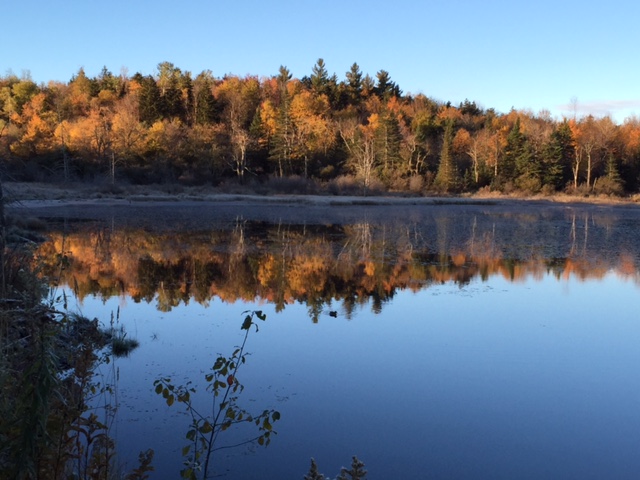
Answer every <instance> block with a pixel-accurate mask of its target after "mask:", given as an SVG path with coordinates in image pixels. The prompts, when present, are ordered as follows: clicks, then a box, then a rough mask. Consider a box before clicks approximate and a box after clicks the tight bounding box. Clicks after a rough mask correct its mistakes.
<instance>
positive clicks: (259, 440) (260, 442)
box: [258, 437, 264, 445]
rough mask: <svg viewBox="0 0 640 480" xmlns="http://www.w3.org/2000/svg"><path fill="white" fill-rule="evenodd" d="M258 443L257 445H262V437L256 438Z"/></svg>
mask: <svg viewBox="0 0 640 480" xmlns="http://www.w3.org/2000/svg"><path fill="white" fill-rule="evenodd" d="M258 444H259V445H264V437H260V438H258Z"/></svg>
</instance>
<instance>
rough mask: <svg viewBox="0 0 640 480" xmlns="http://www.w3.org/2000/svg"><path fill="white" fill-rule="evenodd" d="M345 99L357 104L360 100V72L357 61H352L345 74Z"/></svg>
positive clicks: (351, 103)
mask: <svg viewBox="0 0 640 480" xmlns="http://www.w3.org/2000/svg"><path fill="white" fill-rule="evenodd" d="M346 78H347V85H346V90H347V101H348V102H349V104H350V105H359V104H360V102H361V101H362V72H361V71H360V67H359V66H358V64H357V63H355V62H354V63H353V65H351V68H350V69H349V71H348V72H347V74H346Z"/></svg>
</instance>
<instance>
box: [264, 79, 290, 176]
mask: <svg viewBox="0 0 640 480" xmlns="http://www.w3.org/2000/svg"><path fill="white" fill-rule="evenodd" d="M276 78H277V80H278V86H279V87H280V105H279V106H278V118H277V124H276V131H275V134H274V136H273V140H272V142H271V149H270V151H269V159H270V160H273V161H275V162H278V175H279V176H280V177H282V176H283V175H284V170H285V169H286V168H287V167H288V166H289V163H290V160H291V153H292V152H291V150H292V136H293V125H292V123H293V122H292V120H291V112H290V110H291V107H290V104H291V100H290V98H289V91H288V89H287V84H288V82H289V80H291V73H290V72H289V69H288V68H287V67H284V66H281V67H280V70H279V73H278V76H277V77H276Z"/></svg>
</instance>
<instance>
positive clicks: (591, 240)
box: [38, 208, 640, 321]
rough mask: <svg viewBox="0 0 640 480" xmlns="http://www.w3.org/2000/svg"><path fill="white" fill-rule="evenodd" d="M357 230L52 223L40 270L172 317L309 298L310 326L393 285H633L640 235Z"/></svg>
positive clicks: (497, 215)
mask: <svg viewBox="0 0 640 480" xmlns="http://www.w3.org/2000/svg"><path fill="white" fill-rule="evenodd" d="M409 213H410V214H409V215H408V216H407V217H405V218H397V217H393V216H392V217H390V218H380V215H378V217H376V218H374V219H369V218H367V216H366V215H365V216H364V217H363V218H358V219H357V220H356V221H354V222H352V223H341V224H331V223H307V222H306V221H303V222H300V221H289V222H284V221H278V222H273V223H272V222H266V221H261V220H255V219H250V218H245V217H244V216H242V215H238V216H236V217H235V218H234V219H233V220H232V221H227V222H224V223H222V222H221V223H212V224H211V226H209V227H203V226H202V225H200V226H199V228H198V229H197V230H195V231H194V230H191V229H181V228H178V229H177V230H167V229H166V228H163V229H154V228H148V226H147V227H139V226H131V225H116V222H115V221H114V218H113V217H112V219H111V221H107V222H97V223H86V222H85V223H79V224H74V225H73V227H72V228H71V227H69V225H68V224H66V225H65V227H64V228H53V229H52V231H51V232H50V241H48V242H47V243H45V244H43V245H41V247H40V248H39V250H38V256H39V257H40V258H41V259H43V260H44V263H45V265H47V266H48V268H47V269H45V274H47V275H48V276H49V277H50V278H55V276H56V275H57V273H58V272H57V268H58V267H57V265H58V255H59V254H60V252H64V254H65V255H67V257H68V259H69V268H67V269H66V270H64V271H63V274H62V281H63V282H66V283H67V284H68V285H70V286H72V287H73V289H74V291H75V293H76V295H77V296H78V298H80V299H83V298H84V297H86V296H87V295H100V296H101V297H103V298H105V299H106V298H109V297H111V296H119V295H123V294H127V295H129V296H131V297H132V298H133V299H134V300H135V301H136V302H140V301H144V302H156V305H157V308H158V309H159V310H160V311H163V312H167V311H170V310H171V309H172V308H174V307H176V306H177V305H179V304H181V303H185V304H188V303H189V302H190V301H196V302H198V303H201V304H204V305H206V304H208V303H209V302H210V301H211V300H212V299H213V298H216V297H217V298H220V299H221V300H223V301H225V302H236V301H258V300H260V301H266V302H269V303H273V304H275V305H276V310H277V311H281V310H283V309H284V308H285V307H286V305H288V304H292V303H295V302H301V303H304V304H305V305H306V306H307V308H308V311H309V316H310V317H311V318H312V320H313V321H318V319H319V317H320V315H321V313H322V312H324V311H327V310H328V309H335V307H332V304H333V303H334V302H338V303H339V304H340V309H341V313H342V314H343V315H345V316H346V317H347V318H349V317H350V316H351V314H352V311H353V309H354V307H355V306H357V305H363V304H367V303H369V302H371V304H372V308H373V310H374V311H375V312H380V311H381V310H382V309H383V306H384V304H385V303H387V302H388V301H389V300H390V299H392V298H393V297H394V295H395V294H396V293H397V292H398V291H400V290H406V289H409V290H411V291H414V292H416V291H419V290H423V289H427V288H429V287H430V286H431V285H434V284H442V283H446V282H454V283H455V284H457V285H459V286H463V285H466V284H468V283H469V282H470V281H471V280H472V279H474V278H476V277H478V278H481V279H482V280H483V281H485V280H487V279H488V278H489V277H490V276H493V275H500V276H502V277H504V278H506V279H508V280H510V281H514V282H517V281H521V280H523V279H525V278H528V277H533V278H542V276H543V275H545V274H548V273H549V274H552V275H553V276H555V277H556V278H560V277H568V276H571V275H575V276H576V277H578V278H580V279H582V280H586V279H598V278H602V277H603V276H604V275H605V274H606V273H607V272H611V271H612V272H615V273H616V274H617V275H620V276H621V277H624V278H632V279H633V280H634V281H637V280H638V265H639V261H638V259H639V258H640V246H639V243H640V242H639V240H638V239H637V237H636V235H634V231H635V229H636V228H638V226H639V224H638V218H637V215H636V214H635V212H633V211H624V210H623V211H621V212H617V213H615V214H613V213H611V212H598V211H595V212H594V211H592V209H583V210H578V209H555V210H554V209H551V210H549V209H541V208H539V209H532V210H530V211H528V212H526V213H518V212H513V211H509V210H506V211H503V210H500V209H495V210H489V211H462V210H461V211H457V212H455V211H454V214H452V212H451V211H450V210H449V211H446V212H440V211H438V210H437V209H433V208H432V209H423V210H418V211H414V212H409Z"/></svg>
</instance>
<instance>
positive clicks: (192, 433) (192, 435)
mask: <svg viewBox="0 0 640 480" xmlns="http://www.w3.org/2000/svg"><path fill="white" fill-rule="evenodd" d="M195 438H196V431H195V430H193V429H191V430H189V431H188V432H187V440H191V441H192V442H193V440H194V439H195Z"/></svg>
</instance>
